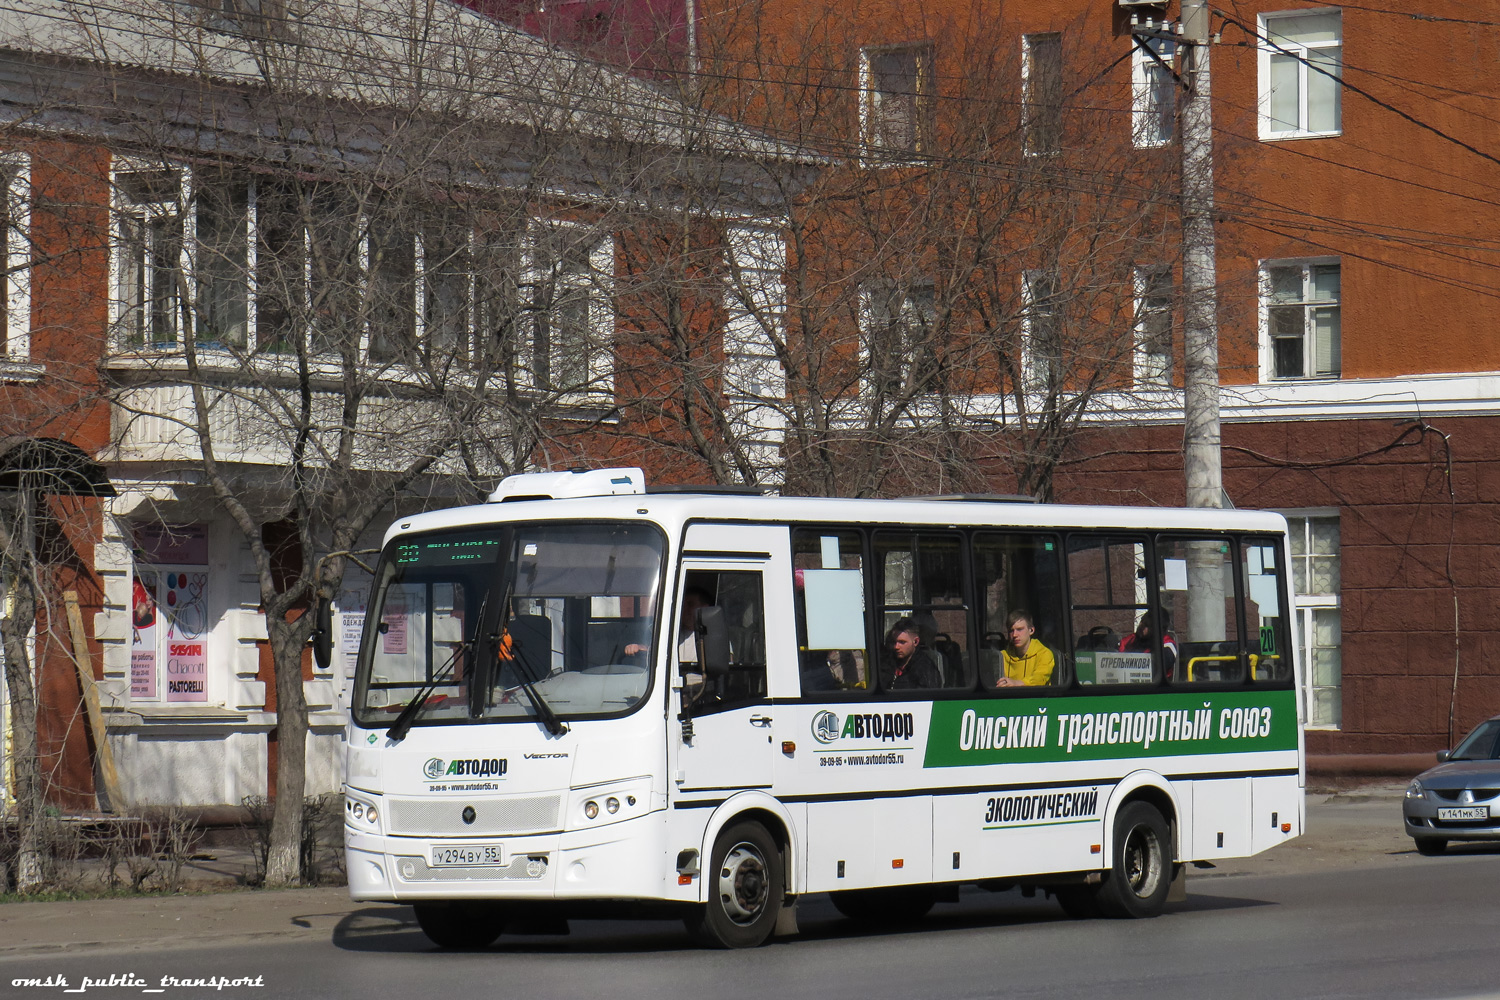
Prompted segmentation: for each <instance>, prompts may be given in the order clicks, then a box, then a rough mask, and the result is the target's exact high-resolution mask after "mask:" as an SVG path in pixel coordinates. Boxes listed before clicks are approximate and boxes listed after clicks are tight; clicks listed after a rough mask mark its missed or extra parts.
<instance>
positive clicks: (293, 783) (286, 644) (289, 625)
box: [266, 612, 312, 885]
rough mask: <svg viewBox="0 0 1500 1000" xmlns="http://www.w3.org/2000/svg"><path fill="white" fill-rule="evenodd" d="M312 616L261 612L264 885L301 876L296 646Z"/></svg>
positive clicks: (303, 772)
mask: <svg viewBox="0 0 1500 1000" xmlns="http://www.w3.org/2000/svg"><path fill="white" fill-rule="evenodd" d="M311 627H312V616H311V615H303V616H302V617H301V618H299V619H298V620H297V621H287V620H286V617H285V615H284V614H283V615H273V614H270V613H269V612H268V613H267V615H266V632H267V635H268V636H269V638H270V641H271V659H272V662H273V663H274V665H275V671H276V801H275V803H274V805H273V807H272V812H271V844H270V852H269V855H268V857H267V859H266V884H267V885H296V884H298V883H300V882H301V881H302V822H303V820H302V813H303V803H304V801H305V799H306V795H307V788H306V786H307V696H306V693H305V692H304V691H303V689H302V651H303V649H304V648H306V646H307V637H308V632H309V630H310V629H311Z"/></svg>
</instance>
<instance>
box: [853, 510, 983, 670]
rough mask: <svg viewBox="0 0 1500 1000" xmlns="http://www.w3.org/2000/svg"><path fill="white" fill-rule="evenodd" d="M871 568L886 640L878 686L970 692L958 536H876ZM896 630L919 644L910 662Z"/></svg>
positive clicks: (970, 661)
mask: <svg viewBox="0 0 1500 1000" xmlns="http://www.w3.org/2000/svg"><path fill="white" fill-rule="evenodd" d="M875 567H876V572H877V573H878V574H879V578H878V580H877V583H876V591H877V593H879V594H880V595H881V603H880V621H881V634H882V636H883V637H884V642H883V646H882V650H881V657H882V660H881V670H882V676H883V682H882V686H883V687H887V688H895V689H903V690H904V689H921V690H931V689H934V688H956V689H968V688H972V687H973V686H974V662H973V657H971V656H970V655H969V606H968V602H967V600H966V598H965V594H964V571H963V538H962V536H960V535H956V534H939V533H936V532H914V531H879V532H876V534H875ZM898 631H899V632H903V633H908V634H910V635H912V636H913V637H915V638H916V639H917V640H918V642H917V647H918V648H917V650H916V653H915V656H914V658H913V657H907V656H904V655H903V653H902V650H903V648H904V647H902V646H901V644H900V640H899V638H898V635H897V632H898Z"/></svg>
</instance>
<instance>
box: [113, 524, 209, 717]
mask: <svg viewBox="0 0 1500 1000" xmlns="http://www.w3.org/2000/svg"><path fill="white" fill-rule="evenodd" d="M135 550H136V566H135V573H134V577H133V579H132V581H131V600H130V604H131V606H130V624H131V637H130V699H131V701H132V702H145V703H149V702H162V703H166V704H193V703H197V704H203V703H206V702H207V701H208V700H209V686H210V678H209V670H208V665H209V663H210V662H211V661H210V659H209V652H210V643H211V637H210V635H209V633H210V631H211V625H212V623H211V620H210V609H209V603H208V586H209V572H208V566H207V562H208V543H207V536H206V533H205V531H204V529H203V527H202V526H201V525H184V526H172V525H158V524H150V525H141V526H139V527H138V528H137V529H136V531H135Z"/></svg>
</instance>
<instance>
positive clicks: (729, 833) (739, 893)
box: [686, 820, 786, 948]
mask: <svg viewBox="0 0 1500 1000" xmlns="http://www.w3.org/2000/svg"><path fill="white" fill-rule="evenodd" d="M710 860H712V862H713V864H711V865H710V866H709V867H708V869H707V870H706V871H705V872H704V874H703V880H704V882H705V883H706V885H705V888H706V889H707V892H708V902H707V903H705V904H704V905H703V906H702V907H701V908H699V909H698V910H697V911H695V912H694V913H693V914H692V915H691V916H689V917H688V918H687V920H686V924H687V928H688V931H689V932H691V933H692V935H693V936H694V937H695V938H697V939H698V940H699V941H700V942H701V943H703V944H706V945H708V946H710V947H716V948H755V947H757V946H759V945H762V944H765V943H766V941H767V939H769V938H770V936H771V932H772V931H774V930H775V929H776V918H777V916H778V915H779V914H780V913H781V906H782V901H783V899H784V897H785V894H786V878H785V875H784V873H783V871H782V864H781V849H780V848H778V847H777V846H776V841H774V840H772V839H771V835H770V834H769V833H767V832H766V828H765V827H763V826H761V825H760V824H759V823H756V822H754V821H752V820H747V821H745V822H741V823H735V824H733V825H732V826H729V827H726V828H725V829H724V830H723V831H722V832H720V834H719V836H718V837H717V838H715V840H714V850H713V854H712V855H711V858H710Z"/></svg>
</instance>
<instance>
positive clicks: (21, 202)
mask: <svg viewBox="0 0 1500 1000" xmlns="http://www.w3.org/2000/svg"><path fill="white" fill-rule="evenodd" d="M0 171H3V176H4V178H5V180H6V184H5V186H4V189H3V190H0V197H3V198H5V201H6V206H7V212H6V217H7V222H8V224H7V225H6V227H5V232H4V234H3V237H0V239H3V242H0V254H3V256H0V270H3V273H4V274H5V285H4V289H3V294H4V295H5V312H4V314H3V315H0V323H4V325H5V328H4V330H0V334H3V335H4V336H3V337H0V365H3V364H4V363H5V362H25V361H28V360H29V359H30V358H31V261H32V254H31V157H30V156H27V155H26V154H25V153H6V154H3V155H0Z"/></svg>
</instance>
